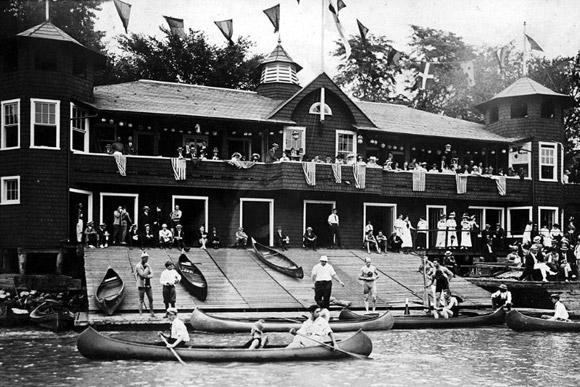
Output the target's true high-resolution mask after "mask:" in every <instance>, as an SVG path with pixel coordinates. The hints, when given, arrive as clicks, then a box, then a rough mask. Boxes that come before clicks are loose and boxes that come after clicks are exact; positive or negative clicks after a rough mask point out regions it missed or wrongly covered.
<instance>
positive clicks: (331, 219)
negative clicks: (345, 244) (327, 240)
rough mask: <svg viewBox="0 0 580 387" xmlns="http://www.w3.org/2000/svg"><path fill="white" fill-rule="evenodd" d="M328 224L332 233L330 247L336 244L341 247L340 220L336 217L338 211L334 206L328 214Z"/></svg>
mask: <svg viewBox="0 0 580 387" xmlns="http://www.w3.org/2000/svg"><path fill="white" fill-rule="evenodd" d="M328 224H329V226H330V233H331V235H332V247H335V246H338V247H339V248H342V244H341V243H340V230H339V226H340V221H339V219H338V213H337V211H336V208H333V209H332V214H330V215H329V216H328Z"/></svg>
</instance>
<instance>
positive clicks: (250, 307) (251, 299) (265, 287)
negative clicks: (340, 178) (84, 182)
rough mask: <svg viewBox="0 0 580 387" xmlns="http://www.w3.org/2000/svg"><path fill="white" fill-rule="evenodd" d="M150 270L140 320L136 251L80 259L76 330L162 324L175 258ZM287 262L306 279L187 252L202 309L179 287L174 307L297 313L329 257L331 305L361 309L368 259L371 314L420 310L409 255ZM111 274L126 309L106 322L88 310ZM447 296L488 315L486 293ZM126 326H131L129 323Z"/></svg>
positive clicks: (163, 256) (299, 256) (156, 257)
mask: <svg viewBox="0 0 580 387" xmlns="http://www.w3.org/2000/svg"><path fill="white" fill-rule="evenodd" d="M147 252H148V254H149V257H150V258H149V264H150V265H151V268H152V270H153V274H154V278H153V279H152V286H153V298H154V309H155V313H157V314H158V316H157V317H156V318H151V317H149V315H148V314H147V313H144V314H143V316H139V315H138V313H137V311H138V292H137V287H136V282H135V277H134V272H133V271H134V267H135V265H136V264H137V263H139V262H140V257H141V251H140V250H135V249H134V250H130V249H129V248H127V247H117V246H114V247H109V248H106V249H88V250H86V251H85V275H86V279H87V295H88V299H89V313H88V314H86V315H82V316H80V319H79V321H78V323H79V324H80V325H83V324H87V323H94V324H114V325H116V324H124V323H125V324H126V323H127V322H128V321H136V320H138V321H139V322H140V323H143V324H148V323H155V321H156V320H159V321H160V322H163V321H164V320H163V319H162V318H160V317H162V315H163V313H164V305H163V300H162V296H161V285H160V284H159V276H160V274H161V272H162V271H163V270H164V269H165V262H167V261H168V260H172V261H174V262H176V261H177V258H178V256H179V252H178V251H177V250H175V249H173V250H162V249H151V250H148V251H147ZM286 255H287V256H288V257H289V258H291V259H292V260H293V261H294V262H296V263H297V264H298V265H300V266H302V267H303V268H304V273H305V277H304V278H303V279H295V278H291V277H289V276H286V275H284V274H282V273H279V272H277V271H274V270H272V269H270V268H269V267H267V266H266V265H265V264H263V263H262V262H261V261H260V260H259V259H257V257H255V255H254V253H253V251H252V250H251V249H247V250H236V249H219V250H213V249H210V250H208V251H205V250H201V249H198V248H192V249H191V250H190V251H189V252H188V253H187V256H188V257H189V259H190V260H191V261H192V262H193V263H195V264H196V265H197V266H198V267H199V268H200V270H201V271H202V272H203V274H204V276H205V277H206V279H207V281H208V296H207V299H206V301H205V302H201V301H199V300H197V299H196V298H194V297H193V296H191V295H190V294H189V293H188V292H187V290H186V289H185V288H184V287H183V286H181V285H178V286H177V287H176V291H177V303H176V307H177V308H178V309H179V310H180V312H183V315H182V316H181V317H182V318H183V319H185V318H186V317H184V316H186V314H187V313H189V312H191V311H192V310H193V309H194V308H196V307H200V308H202V309H204V310H205V311H209V312H268V313H270V314H272V313H284V312H293V313H298V312H299V313H303V312H304V310H305V309H306V308H308V306H309V305H311V304H312V303H313V302H314V299H313V296H314V291H313V289H312V281H311V280H310V272H311V269H312V267H313V266H314V265H315V264H316V263H318V259H319V257H320V256H321V255H327V256H328V257H329V262H330V264H332V265H333V267H334V268H335V270H336V272H337V275H338V276H339V277H340V279H341V280H342V281H343V282H344V283H345V287H341V286H340V285H339V284H338V283H336V282H334V285H333V296H334V297H336V298H337V299H338V300H344V301H349V302H352V305H351V307H352V308H353V309H362V308H364V303H363V297H362V284H361V281H360V280H358V276H359V272H360V269H361V267H362V266H363V265H364V259H365V258H366V257H367V256H370V257H371V258H372V260H373V264H374V265H375V266H377V268H378V270H379V273H380V278H379V279H378V282H377V287H378V288H377V289H378V302H377V307H378V308H380V309H385V308H389V307H390V308H393V307H394V308H402V307H403V306H404V303H405V300H406V299H408V300H409V305H410V307H411V308H419V307H421V305H422V297H423V289H424V287H423V275H422V274H421V273H420V272H419V270H418V268H419V265H420V263H421V258H420V257H418V256H416V255H412V254H398V253H390V252H389V253H388V254H381V255H379V254H376V253H373V254H370V255H369V254H366V252H364V251H362V250H346V249H339V250H328V249H319V250H318V251H316V252H315V251H312V250H308V251H305V250H303V249H301V248H297V249H290V250H289V251H287V252H286ZM109 266H111V267H113V268H114V269H115V270H116V271H117V272H118V273H119V275H120V276H121V277H122V279H123V281H124V282H125V287H126V289H125V301H124V302H123V304H122V305H121V306H120V308H119V309H118V311H117V312H116V313H115V315H113V316H105V315H104V314H103V313H102V312H101V311H100V310H99V309H98V307H97V305H96V303H95V297H94V295H95V290H96V288H97V287H98V285H99V283H100V281H101V279H102V278H103V276H104V274H105V272H106V270H107V268H108V267H109ZM450 286H451V289H452V291H453V292H454V293H455V294H457V295H459V296H460V297H461V298H463V300H464V303H463V306H464V307H470V308H479V307H481V308H487V307H489V303H490V301H489V297H490V293H489V292H487V291H485V290H483V289H481V288H479V287H477V286H475V285H473V284H471V283H469V282H467V281H465V280H464V279H463V278H460V277H457V278H454V279H453V280H452V281H451V283H450ZM165 322H166V321H165ZM131 324H133V322H131Z"/></svg>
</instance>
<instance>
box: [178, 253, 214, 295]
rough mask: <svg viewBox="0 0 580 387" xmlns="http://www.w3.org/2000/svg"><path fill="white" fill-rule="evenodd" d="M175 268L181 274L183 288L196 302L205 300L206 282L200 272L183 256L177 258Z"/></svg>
mask: <svg viewBox="0 0 580 387" xmlns="http://www.w3.org/2000/svg"><path fill="white" fill-rule="evenodd" d="M176 267H177V271H178V272H179V274H181V283H182V284H183V286H185V288H186V289H187V290H188V291H189V292H190V293H191V294H192V295H193V296H194V297H196V298H197V299H198V300H200V301H205V299H206V298H207V280H206V279H205V277H204V275H203V273H202V272H201V270H199V268H198V267H197V266H195V265H194V263H193V262H191V261H190V260H189V258H187V255H185V254H181V255H180V256H179V258H178V259H177V265H176Z"/></svg>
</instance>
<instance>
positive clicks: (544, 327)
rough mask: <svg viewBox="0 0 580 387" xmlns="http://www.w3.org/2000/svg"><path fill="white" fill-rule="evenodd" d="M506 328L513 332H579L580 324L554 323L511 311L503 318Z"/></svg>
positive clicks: (568, 322) (553, 321)
mask: <svg viewBox="0 0 580 387" xmlns="http://www.w3.org/2000/svg"><path fill="white" fill-rule="evenodd" d="M505 322H506V323H507V326H508V327H510V328H511V329H513V330H514V331H520V332H526V331H550V332H580V322H570V321H555V320H547V319H543V318H537V317H530V316H526V315H524V314H521V313H520V312H519V311H517V310H515V309H513V310H511V311H509V313H508V314H507V316H506V318H505Z"/></svg>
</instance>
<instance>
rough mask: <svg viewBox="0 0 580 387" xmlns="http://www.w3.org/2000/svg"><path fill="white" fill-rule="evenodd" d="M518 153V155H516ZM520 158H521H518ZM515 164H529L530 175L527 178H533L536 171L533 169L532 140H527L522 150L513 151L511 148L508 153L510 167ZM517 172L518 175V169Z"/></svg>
mask: <svg viewBox="0 0 580 387" xmlns="http://www.w3.org/2000/svg"><path fill="white" fill-rule="evenodd" d="M516 155H517V157H515V156H516ZM518 159H520V160H518ZM514 164H527V165H528V176H526V177H525V178H526V179H531V178H532V174H533V173H534V171H532V167H531V164H532V143H531V142H527V143H525V144H524V145H522V147H521V151H516V152H512V151H511V149H510V150H509V155H508V167H509V168H513V166H514ZM515 173H516V175H517V173H518V171H517V170H515Z"/></svg>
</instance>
